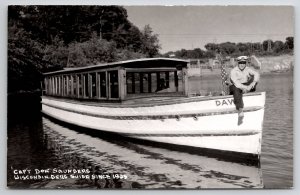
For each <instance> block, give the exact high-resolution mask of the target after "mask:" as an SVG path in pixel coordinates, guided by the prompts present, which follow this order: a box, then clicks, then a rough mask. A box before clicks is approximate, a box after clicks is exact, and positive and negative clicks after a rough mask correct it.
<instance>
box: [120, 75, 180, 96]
mask: <svg viewBox="0 0 300 195" xmlns="http://www.w3.org/2000/svg"><path fill="white" fill-rule="evenodd" d="M126 83H127V94H139V93H167V92H183V87H182V71H181V70H177V71H164V72H143V73H138V72H135V73H132V72H128V73H127V74H126Z"/></svg>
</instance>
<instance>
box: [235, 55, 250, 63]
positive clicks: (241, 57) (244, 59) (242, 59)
mask: <svg viewBox="0 0 300 195" xmlns="http://www.w3.org/2000/svg"><path fill="white" fill-rule="evenodd" d="M247 60H248V57H247V56H239V57H237V58H236V61H237V62H247Z"/></svg>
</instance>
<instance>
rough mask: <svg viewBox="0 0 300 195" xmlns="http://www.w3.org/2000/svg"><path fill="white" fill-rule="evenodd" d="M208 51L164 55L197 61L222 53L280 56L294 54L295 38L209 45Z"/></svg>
mask: <svg viewBox="0 0 300 195" xmlns="http://www.w3.org/2000/svg"><path fill="white" fill-rule="evenodd" d="M204 47H205V49H206V50H201V49H200V48H196V49H193V50H186V49H181V50H178V51H175V52H171V51H169V52H167V53H165V54H163V56H166V57H170V56H173V57H177V58H184V59H195V58H198V59H199V58H214V57H215V55H216V53H219V52H220V53H222V55H225V56H231V57H237V56H241V55H246V56H249V55H253V54H255V55H256V56H265V55H273V56H274V55H280V54H285V53H292V52H293V49H294V38H293V37H287V38H286V41H285V42H282V41H273V40H270V39H269V40H265V41H263V42H262V43H260V42H256V43H250V42H246V43H237V44H236V43H232V42H224V43H220V44H216V43H207V44H206V45H205V46H204Z"/></svg>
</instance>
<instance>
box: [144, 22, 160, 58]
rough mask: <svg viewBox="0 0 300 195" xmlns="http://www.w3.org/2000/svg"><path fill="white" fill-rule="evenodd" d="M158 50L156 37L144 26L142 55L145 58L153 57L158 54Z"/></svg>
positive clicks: (149, 28) (147, 26) (148, 26)
mask: <svg viewBox="0 0 300 195" xmlns="http://www.w3.org/2000/svg"><path fill="white" fill-rule="evenodd" d="M159 49H160V45H159V40H158V35H157V34H153V31H152V28H151V27H150V25H146V26H145V27H144V29H143V30H142V49H141V51H142V53H144V54H146V55H147V57H154V56H156V55H158V54H159Z"/></svg>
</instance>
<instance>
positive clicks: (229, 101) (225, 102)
mask: <svg viewBox="0 0 300 195" xmlns="http://www.w3.org/2000/svg"><path fill="white" fill-rule="evenodd" d="M215 102H216V106H224V105H226V106H229V105H232V104H233V99H225V100H216V101H215Z"/></svg>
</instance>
